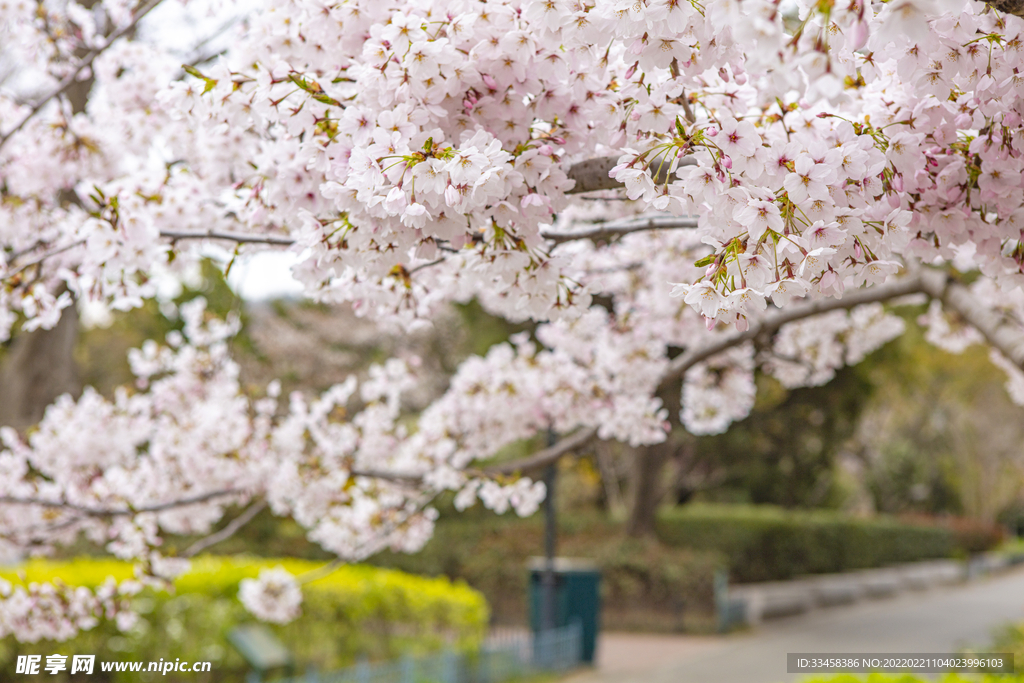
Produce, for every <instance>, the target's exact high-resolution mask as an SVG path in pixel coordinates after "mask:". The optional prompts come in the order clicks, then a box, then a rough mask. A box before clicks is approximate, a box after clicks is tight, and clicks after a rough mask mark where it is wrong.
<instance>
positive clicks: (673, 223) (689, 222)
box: [540, 216, 697, 244]
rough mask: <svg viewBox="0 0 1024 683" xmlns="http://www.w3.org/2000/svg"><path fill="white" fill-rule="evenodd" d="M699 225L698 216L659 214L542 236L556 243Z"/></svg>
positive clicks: (689, 227) (602, 238) (611, 237)
mask: <svg viewBox="0 0 1024 683" xmlns="http://www.w3.org/2000/svg"><path fill="white" fill-rule="evenodd" d="M696 227H697V219H696V218H676V217H674V216H663V217H662V216H659V217H650V218H643V219H631V220H629V221H620V222H613V223H602V224H598V225H597V226H595V227H593V228H588V229H586V230H575V231H573V232H548V231H546V232H542V233H541V234H540V236H541V237H543V238H544V239H547V240H551V241H552V242H554V243H555V244H562V243H563V242H571V241H574V240H594V241H595V242H598V241H600V240H606V241H607V240H611V239H613V238H615V237H621V236H622V235H628V234H630V233H634V232H644V231H647V230H678V229H686V230H690V229H693V228H696Z"/></svg>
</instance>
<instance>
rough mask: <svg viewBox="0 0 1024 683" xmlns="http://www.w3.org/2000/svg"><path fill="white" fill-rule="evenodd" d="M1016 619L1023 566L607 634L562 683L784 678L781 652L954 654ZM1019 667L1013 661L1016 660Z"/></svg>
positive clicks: (1021, 610) (767, 682)
mask: <svg viewBox="0 0 1024 683" xmlns="http://www.w3.org/2000/svg"><path fill="white" fill-rule="evenodd" d="M1011 621H1017V622H1022V621H1024V569H1020V570H1015V571H1012V572H1010V573H1007V574H1003V575H1001V576H997V577H994V578H987V579H982V580H979V581H977V582H975V583H969V584H965V585H960V586H952V587H946V588H933V589H931V590H929V591H923V592H918V593H908V594H903V595H901V596H899V597H896V598H889V599H886V600H878V601H870V602H864V603H860V604H857V605H852V606H848V607H836V608H832V609H828V610H820V611H816V612H811V613H809V614H807V615H803V616H797V617H791V618H789V619H780V620H775V621H771V622H767V623H765V624H763V625H761V626H760V627H758V628H757V629H754V630H752V631H750V632H747V633H740V634H734V635H731V636H705V637H699V636H642V635H634V634H615V633H610V634H607V636H606V637H604V638H602V641H601V642H600V643H599V645H598V647H599V651H598V667H597V668H596V669H594V670H591V671H586V672H582V673H580V674H576V675H574V676H572V677H570V678H569V679H567V680H566V682H565V683H785V682H788V681H794V680H798V679H800V678H802V677H803V676H802V675H798V674H787V673H786V653H787V652H879V653H882V652H884V653H899V652H936V653H939V652H956V651H957V649H959V648H961V647H965V646H981V647H983V646H985V645H987V644H988V642H989V639H990V637H991V633H992V630H993V629H994V628H997V627H999V626H1000V625H1002V624H1005V623H1007V622H1011ZM1018 666H1020V663H1018Z"/></svg>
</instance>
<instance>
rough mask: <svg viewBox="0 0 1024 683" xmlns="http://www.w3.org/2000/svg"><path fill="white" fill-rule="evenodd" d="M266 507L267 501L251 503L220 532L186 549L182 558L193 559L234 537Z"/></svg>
mask: <svg viewBox="0 0 1024 683" xmlns="http://www.w3.org/2000/svg"><path fill="white" fill-rule="evenodd" d="M266 507H267V501H265V500H261V501H259V502H258V503H253V504H252V505H250V506H249V507H248V508H246V510H245V512H243V513H242V514H240V515H238V516H237V517H235V518H234V519H233V520H231V522H230V523H229V524H228V525H227V526H226V527H224V528H223V529H221V530H220V531H218V532H216V533H213V534H210V535H209V536H207V537H206V538H201V539H199V540H198V541H196V542H195V543H193V544H192V545H190V546H189V547H188V549H187V550H185V552H184V553H183V554H182V557H193V556H195V555H198V554H199V553H201V552H203V551H204V550H206V549H207V548H209V547H210V546H212V545H216V544H217V543H220V542H221V541H224V540H227V539H229V538H231V537H232V536H234V535H235V533H236V532H237V531H238V530H239V529H241V528H242V527H243V526H245V525H246V524H248V523H249V522H251V521H252V519H253V517H255V516H256V515H258V514H259V513H260V512H262V511H263V509H264V508H266Z"/></svg>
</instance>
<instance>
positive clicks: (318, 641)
mask: <svg viewBox="0 0 1024 683" xmlns="http://www.w3.org/2000/svg"><path fill="white" fill-rule="evenodd" d="M276 566H283V567H284V568H285V569H287V570H288V571H290V572H292V573H293V574H296V575H300V574H303V573H306V572H310V571H313V570H316V569H318V568H321V567H322V566H323V563H318V562H310V561H304V560H292V559H280V560H277V559H254V558H230V557H228V558H222V557H203V558H198V559H196V560H194V561H193V566H192V569H191V571H189V572H188V573H186V574H184V575H182V576H180V577H179V578H178V579H177V580H176V581H175V582H174V592H173V594H171V593H167V592H157V591H152V590H147V591H145V592H144V593H142V594H140V595H139V596H138V598H137V599H136V607H137V608H138V609H139V611H140V612H141V613H142V616H143V620H142V621H141V622H140V624H139V626H138V627H137V628H133V629H131V630H130V631H128V632H126V633H121V632H119V631H118V630H117V628H116V627H115V626H114V624H112V623H103V624H101V625H100V626H98V627H96V628H95V629H93V630H91V631H87V632H84V633H82V634H80V635H79V636H77V637H76V638H74V639H72V640H70V641H68V642H65V643H53V642H49V641H44V642H40V643H34V644H24V643H18V642H17V641H16V640H15V639H14V638H11V637H8V638H7V639H5V640H3V641H2V642H0V671H6V670H10V671H13V670H14V665H15V659H16V657H17V655H19V654H42V655H43V656H44V657H45V656H46V655H50V654H62V655H69V656H70V655H73V654H95V655H97V661H100V660H133V661H156V660H159V659H161V658H162V659H164V660H174V659H175V658H180V659H182V660H183V661H188V660H191V661H210V662H212V671H211V672H210V673H209V674H205V675H203V674H188V675H187V676H188V680H189V681H194V682H195V683H204V681H218V682H220V681H234V680H241V679H242V677H243V674H244V672H245V670H246V667H245V664H244V662H243V661H242V659H241V657H240V656H239V655H238V654H237V653H236V652H234V651H233V649H232V648H231V647H230V646H229V645H228V644H227V640H226V634H227V632H228V631H230V630H231V628H233V627H234V626H236V625H238V624H240V623H245V622H252V621H255V619H254V618H253V617H252V616H251V615H249V614H248V612H246V611H245V608H244V607H243V606H242V605H241V603H240V602H239V601H238V599H237V594H238V584H239V582H240V581H241V580H242V579H244V578H250V577H255V576H257V575H258V574H259V571H260V569H263V568H270V567H276ZM108 576H113V577H114V578H115V579H119V580H120V579H127V578H131V576H132V568H131V565H129V564H127V563H121V562H116V561H111V560H101V559H93V558H82V559H77V560H74V561H69V562H47V561H42V560H32V561H30V562H28V563H26V564H25V565H22V566H21V567H18V568H14V569H6V570H0V577H3V578H5V579H7V580H8V581H11V582H12V583H22V582H29V583H30V582H40V583H42V582H47V581H53V580H60V581H63V582H64V583H67V584H69V585H83V586H90V587H91V586H96V585H99V584H100V583H102V582H103V581H104V580H105V579H106V578H107V577H108ZM302 590H303V605H302V616H301V617H300V618H299V619H297V620H296V621H294V622H293V623H291V624H287V625H283V626H271V627H270V628H271V629H272V630H273V631H274V632H275V633H276V634H277V636H278V637H279V638H280V639H281V640H282V641H283V642H284V643H285V644H286V645H287V646H288V648H289V649H290V650H291V651H292V652H293V653H294V655H295V657H296V660H297V662H298V665H299V667H300V669H305V667H308V666H315V667H316V668H319V669H332V668H338V667H341V666H345V665H348V664H351V663H352V662H353V661H355V659H356V658H357V657H359V656H367V657H369V658H371V659H381V658H391V657H395V656H398V655H399V654H403V653H406V652H408V653H412V654H417V653H423V652H427V651H431V650H436V649H439V648H441V647H444V646H447V645H452V646H454V647H457V648H473V647H475V646H476V645H477V644H479V642H480V640H481V639H482V637H483V635H484V633H485V629H486V626H487V621H488V608H487V604H486V601H485V600H484V598H483V596H482V595H481V594H480V593H478V592H477V591H475V590H473V589H471V588H469V587H468V586H466V585H465V584H464V583H461V582H458V583H452V582H450V581H448V580H447V579H439V578H426V577H421V576H415V575H412V574H406V573H404V572H400V571H395V570H388V569H379V568H376V567H369V566H365V565H346V566H342V567H340V568H338V569H337V570H336V571H333V572H331V573H330V574H328V575H326V576H324V577H322V578H319V579H316V580H314V581H311V582H310V583H307V584H305V585H303V588H302ZM44 661H45V660H44ZM69 661H70V660H69ZM97 668H98V667H97ZM99 674H100V672H98V671H97V673H96V674H95V675H94V680H96V681H102V680H109V681H122V680H124V681H128V680H132V681H139V680H147V678H146V676H145V674H138V673H135V674H126V673H123V674H108V675H109V676H110V678H106V679H105V678H103V676H101V675H99ZM118 676H120V677H118ZM182 676H184V674H182ZM150 677H151V678H153V680H156V679H157V678H159V679H160V680H164V681H170V680H175V679H174V677H173V674H169V675H168V676H166V677H165V676H157V677H153V676H152V675H150ZM48 678H49V679H51V680H54V681H57V680H60V679H59V678H58V677H55V676H53V677H51V676H48ZM182 680H184V679H182Z"/></svg>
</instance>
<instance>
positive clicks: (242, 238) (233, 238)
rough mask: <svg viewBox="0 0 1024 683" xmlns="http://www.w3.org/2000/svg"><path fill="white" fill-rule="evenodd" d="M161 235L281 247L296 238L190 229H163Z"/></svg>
mask: <svg viewBox="0 0 1024 683" xmlns="http://www.w3.org/2000/svg"><path fill="white" fill-rule="evenodd" d="M160 236H161V237H166V238H167V239H169V240H171V241H172V242H176V241H178V240H227V241H229V242H238V243H239V244H273V245H276V246H281V247H290V246H291V245H293V244H295V240H293V239H292V238H290V237H280V236H278V235H250V234H248V233H244V232H227V231H221V232H217V231H211V232H194V231H189V230H161V231H160Z"/></svg>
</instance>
